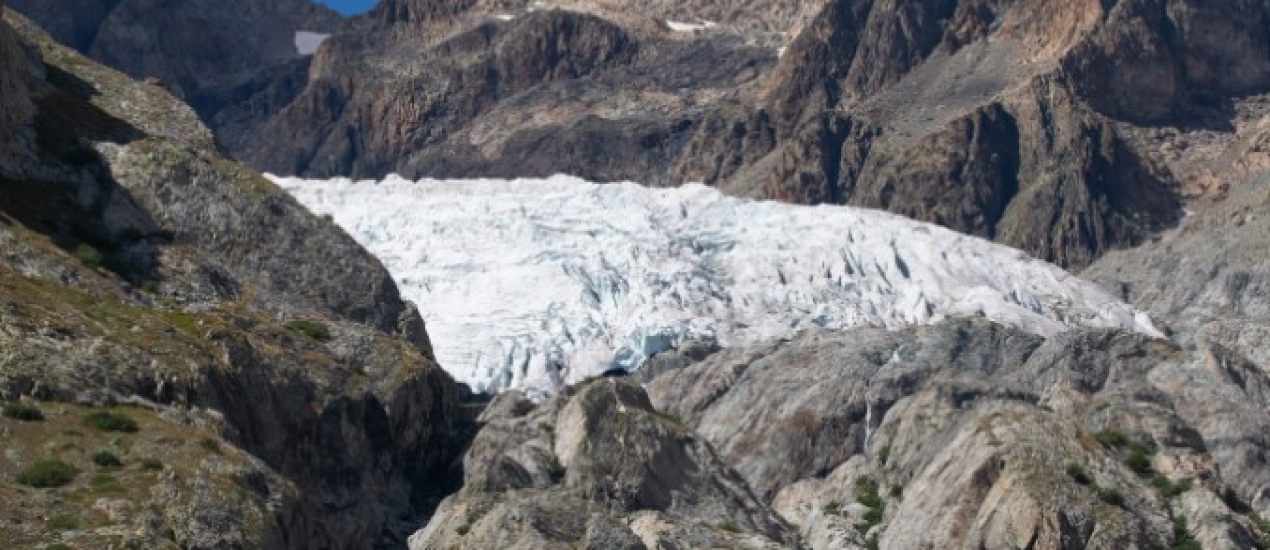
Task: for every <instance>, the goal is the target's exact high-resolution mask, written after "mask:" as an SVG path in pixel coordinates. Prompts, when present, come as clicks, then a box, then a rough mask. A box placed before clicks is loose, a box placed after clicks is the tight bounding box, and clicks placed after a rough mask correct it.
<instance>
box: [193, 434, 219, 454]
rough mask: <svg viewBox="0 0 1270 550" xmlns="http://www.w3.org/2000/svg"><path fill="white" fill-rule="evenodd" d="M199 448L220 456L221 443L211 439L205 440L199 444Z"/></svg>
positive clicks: (206, 438)
mask: <svg viewBox="0 0 1270 550" xmlns="http://www.w3.org/2000/svg"><path fill="white" fill-rule="evenodd" d="M198 446H199V447H202V448H203V450H204V451H207V452H209V453H212V454H220V442H219V441H216V440H215V439H212V438H210V437H205V438H203V440H202V441H199V442H198Z"/></svg>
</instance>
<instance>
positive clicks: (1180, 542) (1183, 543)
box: [1173, 516, 1204, 550]
mask: <svg viewBox="0 0 1270 550" xmlns="http://www.w3.org/2000/svg"><path fill="white" fill-rule="evenodd" d="M1173 550H1204V547H1203V546H1201V545H1200V543H1199V541H1197V540H1195V537H1194V535H1191V528H1190V527H1189V526H1188V525H1186V518H1184V517H1181V516H1178V517H1176V518H1173Z"/></svg>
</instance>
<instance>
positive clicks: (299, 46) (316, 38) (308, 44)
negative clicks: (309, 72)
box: [295, 31, 331, 55]
mask: <svg viewBox="0 0 1270 550" xmlns="http://www.w3.org/2000/svg"><path fill="white" fill-rule="evenodd" d="M330 37H331V35H329V34H323V33H319V32H310V31H295V51H296V53H299V54H300V55H313V54H314V53H317V51H318V48H319V47H321V46H322V43H323V42H326V39H327V38H330Z"/></svg>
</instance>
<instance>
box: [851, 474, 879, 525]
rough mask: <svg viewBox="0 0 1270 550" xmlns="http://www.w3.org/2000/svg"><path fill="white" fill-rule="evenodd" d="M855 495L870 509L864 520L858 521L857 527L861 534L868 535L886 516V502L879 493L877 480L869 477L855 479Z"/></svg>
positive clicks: (857, 499) (858, 500)
mask: <svg viewBox="0 0 1270 550" xmlns="http://www.w3.org/2000/svg"><path fill="white" fill-rule="evenodd" d="M855 496H856V501H857V502H859V503H860V504H863V505H865V506H866V507H867V508H868V509H869V511H868V512H865V513H864V521H862V522H860V523H857V524H856V525H855V529H856V531H859V532H860V534H861V535H867V534H868V533H869V530H870V529H873V528H874V527H876V526H877V525H878V524H879V523H882V518H883V517H885V516H886V503H885V502H883V501H882V497H881V496H880V495H878V484H877V482H876V481H873V480H872V479H870V478H867V477H860V478H857V479H856V480H855Z"/></svg>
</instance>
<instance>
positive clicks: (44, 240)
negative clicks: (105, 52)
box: [0, 12, 458, 548]
mask: <svg viewBox="0 0 1270 550" xmlns="http://www.w3.org/2000/svg"><path fill="white" fill-rule="evenodd" d="M0 59H3V60H4V61H5V62H4V63H3V66H2V67H0V71H3V73H4V74H3V76H4V78H3V80H0V82H2V83H3V84H0V105H3V106H4V107H6V108H5V109H4V110H3V112H4V115H3V116H4V117H6V118H5V122H6V123H8V124H12V126H7V127H6V132H5V137H4V138H3V139H4V141H2V142H0V161H2V162H0V250H3V252H2V253H0V254H2V255H3V258H4V260H3V262H2V263H0V398H2V399H4V400H5V402H6V407H5V411H6V412H5V414H4V418H3V419H2V420H0V422H3V424H2V425H0V433H3V434H5V441H6V452H5V454H4V456H3V457H0V507H3V509H5V510H7V511H8V510H12V511H14V513H15V514H16V515H14V516H13V518H14V519H12V520H10V519H9V516H6V520H5V521H4V522H3V523H0V536H3V537H4V539H5V540H6V541H8V542H9V543H12V544H15V545H18V546H22V547H27V546H40V547H43V546H44V545H46V544H52V543H64V544H67V545H70V546H73V547H85V548H107V547H110V546H112V545H113V546H115V547H130V546H131V547H145V548H176V547H179V548H280V547H285V548H365V547H368V546H371V545H373V544H374V543H375V542H376V541H379V540H386V541H389V542H391V541H392V535H393V533H395V532H398V531H399V530H400V529H401V526H400V525H398V522H399V521H401V520H403V519H406V520H409V519H410V518H414V517H417V516H418V515H420V514H426V513H427V510H428V509H429V508H430V506H432V505H433V504H435V501H434V496H433V495H434V493H436V492H438V491H440V490H441V489H442V488H443V487H444V486H445V484H446V483H447V481H446V480H445V478H444V477H438V476H441V475H442V474H443V473H444V472H445V471H446V468H447V467H448V465H449V463H450V462H451V459H452V458H453V456H454V455H455V454H457V446H458V443H457V442H456V440H455V438H454V434H455V430H456V426H457V423H458V418H457V417H456V415H457V409H458V391H457V388H456V386H455V384H454V383H453V381H452V380H451V379H450V378H449V377H448V376H447V375H446V374H445V373H444V372H443V371H442V370H441V369H440V368H439V367H437V365H436V364H435V362H434V360H433V358H432V352H431V348H430V345H429V342H428V338H427V333H426V331H425V330H424V326H423V322H422V320H421V319H420V317H419V315H418V312H417V310H416V309H415V307H414V306H413V305H412V304H410V303H408V302H406V301H404V300H402V299H401V297H400V296H399V294H398V292H397V289H396V286H395V285H394V284H393V283H392V280H391V278H390V277H389V275H388V273H387V272H386V271H385V270H384V268H383V266H382V265H381V264H380V263H379V262H378V261H377V260H375V259H374V258H373V257H371V256H370V255H369V254H368V253H367V252H366V251H364V250H363V249H361V248H360V247H359V246H358V245H357V244H356V243H355V242H354V241H353V240H352V239H351V238H350V237H348V235H346V234H345V233H343V232H342V231H341V230H339V229H338V228H337V227H335V226H334V224H332V223H331V222H329V221H326V220H323V219H321V218H318V217H316V216H313V215H312V214H310V213H309V212H308V211H307V210H305V209H304V208H303V207H301V206H300V205H299V204H298V203H296V202H295V201H294V200H292V199H291V198H290V197H289V196H288V195H287V194H286V193H285V192H283V191H282V190H280V189H278V188H277V187H275V186H274V185H272V184H271V183H269V182H268V181H267V180H265V179H264V178H263V177H262V176H260V175H259V174H256V173H254V172H252V171H250V170H249V169H247V168H245V167H242V166H240V165H238V164H235V163H233V162H231V161H229V160H228V159H226V158H224V157H223V156H221V154H220V153H219V152H218V150H217V149H216V147H215V145H214V143H213V139H212V134H211V132H210V131H209V130H207V128H206V127H204V126H203V125H202V124H201V123H200V122H199V120H198V118H197V116H196V115H195V113H194V112H193V111H192V110H191V109H190V108H189V107H187V106H185V105H184V104H182V103H181V102H179V101H178V100H177V99H176V98H174V97H173V96H172V95H170V94H169V93H168V92H166V91H164V90H163V89H161V88H159V87H157V86H154V85H149V84H140V83H136V82H133V81H131V80H129V79H128V78H127V77H125V76H124V75H122V74H119V73H116V72H114V71H112V70H109V69H105V68H103V67H101V66H98V65H96V64H94V63H93V62H91V61H89V60H88V59H86V58H84V57H82V56H80V55H79V54H77V53H75V52H73V51H70V50H68V49H66V48H64V47H62V46H59V45H57V44H55V43H54V42H53V41H52V40H51V39H50V38H49V37H48V36H46V35H44V34H43V33H41V32H40V31H39V30H38V29H37V28H36V27H35V25H34V24H33V23H31V22H30V21H28V20H26V19H23V18H21V17H20V16H17V15H15V14H13V13H12V12H7V13H6V15H5V21H4V22H3V23H0ZM10 107H11V108H10ZM33 399H35V400H40V401H38V402H37V401H33ZM30 409H35V410H36V411H37V413H38V414H37V413H30V412H21V411H24V410H30ZM41 411H42V412H41ZM103 415H106V416H103ZM109 415H122V416H123V417H126V418H127V419H131V421H132V422H131V423H130V422H128V421H126V420H119V419H117V418H116V417H114V416H109ZM37 417H42V418H43V420H39V419H38V418H37ZM103 418H105V420H103ZM130 424H131V425H130ZM103 452H104V453H106V454H102V453H103ZM47 460H59V461H62V462H63V463H65V464H67V465H69V466H70V467H71V468H72V469H73V471H78V472H79V473H72V474H71V476H70V479H67V480H60V481H59V482H58V483H61V482H65V485H64V486H61V487H60V488H46V487H45V484H47V483H50V482H49V481H47V480H48V479H49V478H47V477H37V478H29V477H24V476H23V472H27V471H28V470H31V469H33V468H35V469H37V470H38V469H39V468H45V469H47V468H49V466H48V465H47V463H44V462H41V461H47ZM62 471H65V470H62ZM24 479H26V481H23V480H24ZM32 479H35V480H34V481H33V480H32ZM40 480H44V481H40ZM58 483H54V485H56V484H58ZM52 518H61V519H58V520H56V521H54V520H53V519H52ZM398 542H401V541H398Z"/></svg>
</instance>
